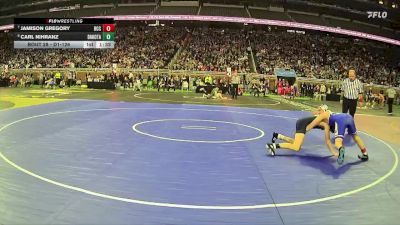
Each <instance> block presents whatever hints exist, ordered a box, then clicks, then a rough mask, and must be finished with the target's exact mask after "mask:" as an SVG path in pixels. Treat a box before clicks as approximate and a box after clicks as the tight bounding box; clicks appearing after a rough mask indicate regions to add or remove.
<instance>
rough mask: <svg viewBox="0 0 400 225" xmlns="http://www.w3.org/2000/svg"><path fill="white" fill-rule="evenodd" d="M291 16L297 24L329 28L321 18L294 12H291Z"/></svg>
mask: <svg viewBox="0 0 400 225" xmlns="http://www.w3.org/2000/svg"><path fill="white" fill-rule="evenodd" d="M289 15H290V16H291V17H292V18H293V19H294V20H295V21H296V22H299V23H307V24H317V25H321V26H327V24H326V23H325V21H324V20H323V19H322V18H321V17H319V16H313V15H305V14H300V13H293V12H290V13H289Z"/></svg>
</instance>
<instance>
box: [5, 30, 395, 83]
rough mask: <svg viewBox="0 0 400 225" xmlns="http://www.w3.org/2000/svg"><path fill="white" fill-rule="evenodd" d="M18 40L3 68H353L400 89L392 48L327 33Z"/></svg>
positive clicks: (314, 71) (308, 72)
mask: <svg viewBox="0 0 400 225" xmlns="http://www.w3.org/2000/svg"><path fill="white" fill-rule="evenodd" d="M12 35H13V34H12V33H1V34H0V51H1V52H2V54H0V68H4V66H5V65H7V66H8V68H9V69H24V68H73V67H75V68H111V67H112V64H113V63H117V64H118V67H120V68H134V69H168V68H169V66H171V67H170V68H171V69H174V70H191V71H218V72H225V71H227V68H229V67H231V68H236V70H237V72H239V73H247V72H251V71H252V68H255V69H256V70H257V72H258V73H261V74H274V69H275V68H288V69H294V70H295V71H296V73H297V74H298V75H300V76H305V77H309V78H317V79H330V80H340V79H343V78H344V77H346V73H347V71H348V69H349V68H350V67H352V68H355V70H356V72H357V77H358V78H359V79H360V80H361V81H362V82H364V83H368V84H370V83H373V84H383V85H389V84H392V85H394V86H399V84H400V75H399V70H398V67H397V69H394V67H393V66H391V65H389V61H390V60H389V58H388V54H387V52H388V49H389V47H388V45H386V44H382V43H377V42H372V41H367V40H359V39H352V38H340V37H336V36H331V35H327V34H308V33H305V34H297V33H288V32H270V31H268V30H240V29H221V28H194V29H193V30H191V31H190V30H189V29H187V28H183V27H168V26H164V27H162V26H160V27H144V26H128V27H122V26H121V27H118V29H117V35H116V47H115V48H114V49H108V50H99V49H64V50H62V49H52V50H43V49H13V43H12V41H13V37H12ZM179 49H181V52H178V50H179ZM251 52H253V53H254V54H253V56H254V64H253V61H252V58H251ZM174 56H177V57H175V58H174ZM1 70H2V69H1Z"/></svg>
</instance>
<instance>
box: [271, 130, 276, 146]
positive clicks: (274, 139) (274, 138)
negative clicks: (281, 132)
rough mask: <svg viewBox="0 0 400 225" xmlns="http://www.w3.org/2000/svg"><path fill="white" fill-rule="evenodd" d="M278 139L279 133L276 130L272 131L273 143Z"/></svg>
mask: <svg viewBox="0 0 400 225" xmlns="http://www.w3.org/2000/svg"><path fill="white" fill-rule="evenodd" d="M277 139H278V133H276V132H274V133H272V139H271V141H272V143H275V141H276V140H277Z"/></svg>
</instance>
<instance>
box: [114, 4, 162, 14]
mask: <svg viewBox="0 0 400 225" xmlns="http://www.w3.org/2000/svg"><path fill="white" fill-rule="evenodd" d="M155 7H156V6H155V5H138V6H120V7H117V8H112V9H111V10H110V11H108V12H107V15H147V14H150V12H151V11H153V10H154V8H155Z"/></svg>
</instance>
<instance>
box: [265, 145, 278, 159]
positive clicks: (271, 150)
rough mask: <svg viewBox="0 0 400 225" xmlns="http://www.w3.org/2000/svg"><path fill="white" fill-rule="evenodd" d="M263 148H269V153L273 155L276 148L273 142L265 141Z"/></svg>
mask: <svg viewBox="0 0 400 225" xmlns="http://www.w3.org/2000/svg"><path fill="white" fill-rule="evenodd" d="M265 148H267V149H268V150H269V154H270V155H272V156H274V155H275V150H276V145H275V143H267V144H266V145H265Z"/></svg>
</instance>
